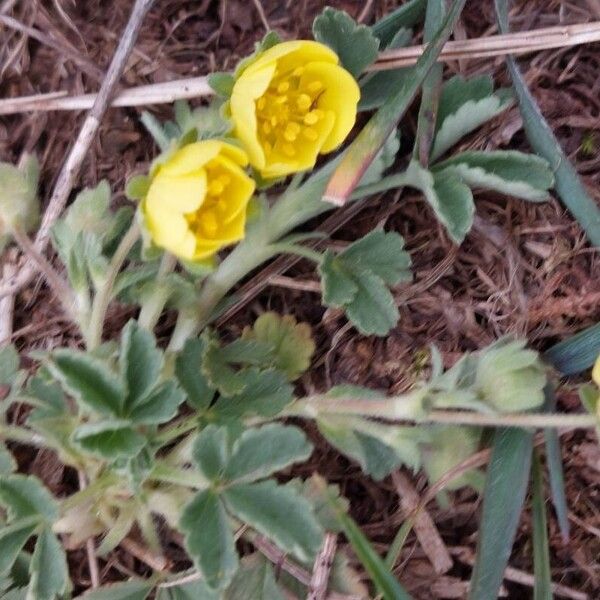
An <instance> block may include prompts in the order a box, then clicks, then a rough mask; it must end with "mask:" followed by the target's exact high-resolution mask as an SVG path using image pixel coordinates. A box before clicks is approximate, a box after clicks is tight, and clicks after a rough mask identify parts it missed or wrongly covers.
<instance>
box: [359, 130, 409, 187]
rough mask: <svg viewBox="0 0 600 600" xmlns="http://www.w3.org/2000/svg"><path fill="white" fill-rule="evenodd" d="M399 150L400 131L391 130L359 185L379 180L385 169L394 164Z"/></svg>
mask: <svg viewBox="0 0 600 600" xmlns="http://www.w3.org/2000/svg"><path fill="white" fill-rule="evenodd" d="M399 150H400V132H399V131H397V130H396V131H392V133H391V134H390V137H389V138H388V139H387V140H386V142H385V144H384V145H383V147H382V148H381V150H380V151H379V152H378V153H377V156H376V157H375V159H374V160H373V162H372V163H371V164H370V165H369V168H368V169H367V170H366V171H365V174H364V175H363V176H362V179H361V180H360V184H359V187H362V186H363V185H369V184H371V183H377V182H378V181H381V179H382V178H383V176H384V173H385V171H387V170H388V169H389V168H390V167H391V166H392V165H393V164H394V161H395V160H396V155H397V154H398V151H399Z"/></svg>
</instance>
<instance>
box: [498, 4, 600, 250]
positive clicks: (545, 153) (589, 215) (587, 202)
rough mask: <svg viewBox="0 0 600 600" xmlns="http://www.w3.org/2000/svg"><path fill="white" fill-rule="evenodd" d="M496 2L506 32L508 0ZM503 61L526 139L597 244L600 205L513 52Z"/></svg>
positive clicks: (578, 219) (570, 208) (507, 30)
mask: <svg viewBox="0 0 600 600" xmlns="http://www.w3.org/2000/svg"><path fill="white" fill-rule="evenodd" d="M495 5H496V14H497V16H498V24H499V28H500V33H508V32H509V26H508V0H495ZM506 64H507V66H508V71H509V73H510V77H511V79H512V82H513V85H514V88H515V91H516V95H517V100H518V102H519V109H520V111H521V116H522V117H523V127H524V128H525V133H526V135H527V139H528V140H529V143H530V144H531V146H532V147H533V149H534V150H535V151H536V152H537V153H538V154H539V155H540V156H542V157H543V158H545V159H546V160H547V161H548V163H550V165H551V167H552V170H553V171H554V176H555V178H556V185H555V188H556V191H557V193H558V195H559V196H560V198H561V200H562V201H563V203H564V205H565V206H566V207H567V208H568V209H569V211H570V212H571V214H572V215H573V216H574V217H575V218H576V219H577V222H578V223H579V225H580V226H581V228H582V229H583V230H584V231H585V232H586V234H587V236H588V238H589V240H590V242H591V243H592V244H593V245H594V246H600V208H598V205H597V204H596V202H595V201H594V199H593V198H592V197H591V196H590V195H589V194H588V193H587V191H586V189H585V186H584V185H583V183H582V181H581V179H580V177H579V175H578V174H577V171H576V170H575V168H574V167H573V165H572V164H571V162H570V161H569V158H568V157H567V155H566V154H565V153H564V151H563V150H562V148H561V147H560V144H559V143H558V141H557V139H556V137H555V136H554V134H553V133H552V129H551V128H550V126H549V125H548V123H547V122H546V120H545V119H544V117H543V115H542V113H541V111H540V109H539V107H538V106H537V104H536V102H535V99H534V98H533V96H532V95H531V92H530V91H529V89H528V88H527V83H526V82H525V79H524V78H523V75H522V74H521V72H520V70H519V67H518V66H517V63H516V61H515V60H514V59H513V58H512V56H507V57H506Z"/></svg>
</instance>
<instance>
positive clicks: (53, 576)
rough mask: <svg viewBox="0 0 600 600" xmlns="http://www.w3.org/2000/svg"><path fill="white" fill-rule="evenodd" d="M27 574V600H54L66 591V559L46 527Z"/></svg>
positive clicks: (60, 546)
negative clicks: (28, 577)
mask: <svg viewBox="0 0 600 600" xmlns="http://www.w3.org/2000/svg"><path fill="white" fill-rule="evenodd" d="M29 573H30V575H31V580H30V582H29V587H28V589H27V600H54V599H55V598H58V597H60V596H62V594H63V593H64V592H65V591H66V589H67V586H68V582H69V571H68V567H67V558H66V556H65V552H64V550H63V548H62V545H61V543H60V542H59V540H58V538H57V537H56V536H55V535H54V533H52V531H51V530H50V529H49V528H48V527H44V529H43V530H42V532H41V533H40V534H39V536H38V539H37V542H36V544H35V550H34V551H33V556H32V557H31V564H30V566H29Z"/></svg>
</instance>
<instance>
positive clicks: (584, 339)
mask: <svg viewBox="0 0 600 600" xmlns="http://www.w3.org/2000/svg"><path fill="white" fill-rule="evenodd" d="M598 356H600V323H596V325H592V326H591V327H588V328H586V329H582V330H581V331H580V332H579V333H576V334H575V335H573V336H571V337H569V338H567V339H566V340H563V341H562V342H559V343H558V344H555V345H554V346H552V347H551V348H550V349H548V350H546V352H544V354H543V355H542V358H543V359H544V361H545V362H547V363H549V364H551V365H552V366H553V367H554V368H555V369H556V370H557V371H559V372H560V373H561V374H562V375H575V374H576V373H580V372H581V371H585V370H586V369H589V368H590V367H591V366H592V365H593V364H594V361H595V360H596V358H597V357H598Z"/></svg>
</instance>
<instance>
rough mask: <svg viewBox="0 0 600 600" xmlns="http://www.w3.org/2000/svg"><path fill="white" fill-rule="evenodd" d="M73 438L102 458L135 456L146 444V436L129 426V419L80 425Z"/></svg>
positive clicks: (113, 458) (112, 458) (114, 458)
mask: <svg viewBox="0 0 600 600" xmlns="http://www.w3.org/2000/svg"><path fill="white" fill-rule="evenodd" d="M73 440H74V441H75V442H76V443H77V444H78V445H79V446H81V448H83V449H84V450H87V451H88V452H92V453H94V454H97V455H99V456H102V457H103V458H107V459H110V460H116V459H117V458H123V457H130V456H135V455H136V454H138V453H139V451H140V450H141V449H142V448H143V447H144V446H145V445H146V438H144V436H142V435H140V434H139V433H138V432H137V431H134V430H133V429H132V428H131V424H130V422H129V421H116V420H115V421H101V422H100V423H88V424H86V425H80V426H79V427H78V428H77V429H76V430H75V433H74V435H73Z"/></svg>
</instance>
